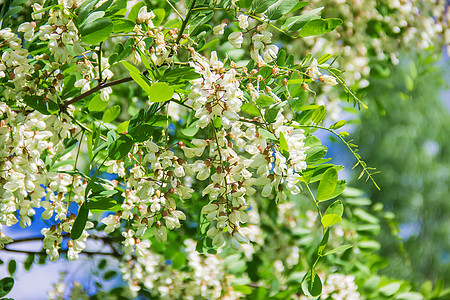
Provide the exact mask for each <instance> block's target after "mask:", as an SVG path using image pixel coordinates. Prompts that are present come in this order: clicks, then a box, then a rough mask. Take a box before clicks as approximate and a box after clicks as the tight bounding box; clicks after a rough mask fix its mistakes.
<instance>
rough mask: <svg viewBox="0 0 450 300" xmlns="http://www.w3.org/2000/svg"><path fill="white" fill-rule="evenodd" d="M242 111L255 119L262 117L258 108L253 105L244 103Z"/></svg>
mask: <svg viewBox="0 0 450 300" xmlns="http://www.w3.org/2000/svg"><path fill="white" fill-rule="evenodd" d="M241 111H242V112H244V113H246V114H249V115H250V116H253V117H256V116H259V115H260V112H259V109H258V107H257V106H256V105H255V104H253V103H244V104H243V105H242V106H241Z"/></svg>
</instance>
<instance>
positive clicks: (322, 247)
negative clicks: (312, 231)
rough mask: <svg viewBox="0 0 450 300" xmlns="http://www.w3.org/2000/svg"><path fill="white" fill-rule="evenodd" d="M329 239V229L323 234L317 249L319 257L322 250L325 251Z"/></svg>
mask: <svg viewBox="0 0 450 300" xmlns="http://www.w3.org/2000/svg"><path fill="white" fill-rule="evenodd" d="M329 238H330V229H326V230H325V232H324V234H323V237H322V240H321V241H320V244H319V247H318V248H317V253H318V254H319V255H321V254H322V252H323V250H325V247H326V246H327V244H328V239H329Z"/></svg>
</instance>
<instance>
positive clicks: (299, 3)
mask: <svg viewBox="0 0 450 300" xmlns="http://www.w3.org/2000/svg"><path fill="white" fill-rule="evenodd" d="M306 5H308V1H298V3H297V4H296V5H295V6H294V7H293V8H292V9H291V10H290V11H289V12H294V11H296V10H299V9H301V8H303V7H305V6H306Z"/></svg>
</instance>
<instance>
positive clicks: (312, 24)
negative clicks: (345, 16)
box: [298, 18, 342, 37]
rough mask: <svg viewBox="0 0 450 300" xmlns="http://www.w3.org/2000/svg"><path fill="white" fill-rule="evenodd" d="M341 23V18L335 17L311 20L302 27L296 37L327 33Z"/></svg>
mask: <svg viewBox="0 0 450 300" xmlns="http://www.w3.org/2000/svg"><path fill="white" fill-rule="evenodd" d="M341 24H342V20H341V19H337V18H330V19H315V20H311V21H309V22H308V23H306V24H305V25H304V26H303V27H302V29H301V30H300V33H299V35H298V37H306V36H314V35H320V34H324V33H328V32H331V31H333V30H334V29H335V28H336V27H338V26H339V25H341Z"/></svg>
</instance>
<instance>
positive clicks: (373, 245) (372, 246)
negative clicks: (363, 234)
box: [357, 240, 381, 251]
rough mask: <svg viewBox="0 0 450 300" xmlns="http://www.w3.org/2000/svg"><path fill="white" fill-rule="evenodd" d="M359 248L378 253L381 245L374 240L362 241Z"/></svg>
mask: <svg viewBox="0 0 450 300" xmlns="http://www.w3.org/2000/svg"><path fill="white" fill-rule="evenodd" d="M357 246H358V248H360V249H364V250H368V251H378V250H380V248H381V245H380V243H378V242H377V241H374V240H365V241H360V242H358V244H357Z"/></svg>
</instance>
